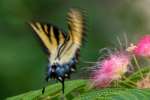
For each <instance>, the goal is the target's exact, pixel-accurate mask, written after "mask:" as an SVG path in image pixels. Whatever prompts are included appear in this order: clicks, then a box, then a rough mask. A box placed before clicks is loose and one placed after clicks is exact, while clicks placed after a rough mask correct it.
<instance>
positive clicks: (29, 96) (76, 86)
mask: <svg viewBox="0 0 150 100" xmlns="http://www.w3.org/2000/svg"><path fill="white" fill-rule="evenodd" d="M86 83H87V81H86V80H72V81H66V82H65V93H64V95H63V94H62V91H61V88H62V87H61V84H60V83H56V84H53V85H50V86H47V87H46V90H45V93H44V94H42V89H40V90H35V91H30V92H27V93H23V94H20V95H17V96H14V97H9V98H7V100H20V99H21V100H33V99H38V100H41V99H52V98H61V97H62V96H63V97H64V98H65V96H68V94H70V93H71V92H73V91H78V90H80V89H81V87H84V86H86Z"/></svg>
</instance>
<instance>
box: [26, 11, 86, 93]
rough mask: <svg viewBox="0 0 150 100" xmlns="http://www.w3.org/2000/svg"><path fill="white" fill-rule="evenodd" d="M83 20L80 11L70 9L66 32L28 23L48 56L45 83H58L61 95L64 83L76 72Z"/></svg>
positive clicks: (52, 27)
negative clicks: (59, 83)
mask: <svg viewBox="0 0 150 100" xmlns="http://www.w3.org/2000/svg"><path fill="white" fill-rule="evenodd" d="M84 19H85V18H84V14H83V13H82V12H81V11H79V10H78V9H71V10H70V11H69V12H68V15H67V22H68V32H65V31H63V30H61V29H59V28H58V27H56V26H54V25H51V24H45V23H39V22H30V23H29V24H30V25H31V27H32V28H33V30H34V31H35V33H36V35H37V36H38V38H39V39H40V41H41V42H42V44H43V46H44V48H45V49H46V51H47V54H48V61H49V63H48V70H47V76H46V81H49V79H56V80H58V81H60V82H61V84H62V92H63V93H64V81H65V79H66V78H70V74H71V73H72V72H74V71H75V70H76V63H77V62H78V60H79V52H80V47H81V45H82V44H83V40H84V37H85V20H84ZM43 92H44V90H43Z"/></svg>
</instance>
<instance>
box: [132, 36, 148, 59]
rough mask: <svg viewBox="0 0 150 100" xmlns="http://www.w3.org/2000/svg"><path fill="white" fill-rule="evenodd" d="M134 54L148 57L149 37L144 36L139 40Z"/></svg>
mask: <svg viewBox="0 0 150 100" xmlns="http://www.w3.org/2000/svg"><path fill="white" fill-rule="evenodd" d="M134 53H135V55H137V56H143V57H150V35H145V36H143V37H142V38H141V39H140V40H139V42H138V43H137V44H136V48H135V49H134Z"/></svg>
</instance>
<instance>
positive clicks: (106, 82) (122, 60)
mask: <svg viewBox="0 0 150 100" xmlns="http://www.w3.org/2000/svg"><path fill="white" fill-rule="evenodd" d="M129 63H130V57H129V55H128V54H127V53H124V52H117V53H114V54H111V55H110V56H109V57H107V58H106V59H104V60H102V61H101V62H100V63H99V64H98V68H97V69H96V70H94V71H93V72H92V77H91V82H92V85H93V86H95V87H100V88H103V87H108V86H110V83H111V82H112V81H114V80H118V79H120V78H121V76H122V75H123V74H124V73H125V72H127V70H128V65H129Z"/></svg>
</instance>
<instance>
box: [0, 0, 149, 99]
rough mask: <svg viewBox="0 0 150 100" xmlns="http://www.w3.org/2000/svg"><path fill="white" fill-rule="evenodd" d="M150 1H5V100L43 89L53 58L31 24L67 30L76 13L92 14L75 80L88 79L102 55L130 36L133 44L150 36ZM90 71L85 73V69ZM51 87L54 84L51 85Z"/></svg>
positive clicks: (1, 43) (0, 8)
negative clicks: (69, 16)
mask: <svg viewBox="0 0 150 100" xmlns="http://www.w3.org/2000/svg"><path fill="white" fill-rule="evenodd" d="M149 4H150V2H149V1H148V0H0V99H3V98H5V97H8V96H13V95H17V94H19V93H22V92H27V91H29V90H33V89H39V88H42V86H43V85H44V84H43V83H44V82H43V81H44V75H45V71H46V67H47V56H46V55H45V54H44V52H43V51H42V49H41V47H40V45H39V42H38V41H37V39H36V38H35V35H34V34H33V31H32V29H31V28H30V26H29V25H28V24H27V23H28V22H29V21H30V20H37V21H42V22H51V23H54V24H55V25H57V26H58V27H61V28H63V29H64V30H66V31H67V22H66V15H67V12H68V11H69V9H70V8H72V7H77V8H83V9H85V10H86V12H87V18H86V20H87V22H86V23H87V29H88V31H87V35H88V36H87V43H85V45H84V46H83V47H82V49H81V58H80V64H78V71H77V72H76V73H75V74H73V78H78V79H79V78H86V77H87V75H88V74H87V73H86V70H83V69H84V68H85V69H86V67H87V68H88V67H89V66H90V65H89V64H86V63H84V62H85V61H92V62H95V61H96V60H97V59H98V57H99V56H100V55H99V50H100V49H101V48H104V47H111V46H113V45H114V44H116V42H117V41H116V37H117V36H121V38H122V37H123V33H126V34H127V36H128V37H129V39H130V40H131V41H133V40H135V39H136V38H137V37H138V36H139V35H141V34H144V33H148V32H149V31H150V28H149V25H150V21H149V18H150V17H149V15H150V12H149ZM83 67H84V68H83ZM50 83H51V82H50Z"/></svg>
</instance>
